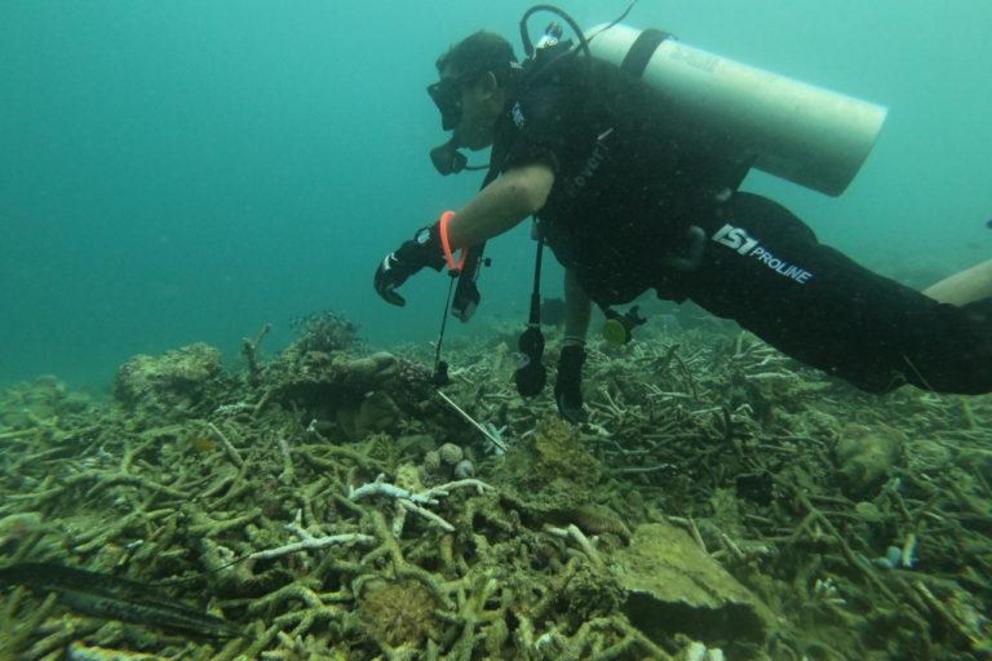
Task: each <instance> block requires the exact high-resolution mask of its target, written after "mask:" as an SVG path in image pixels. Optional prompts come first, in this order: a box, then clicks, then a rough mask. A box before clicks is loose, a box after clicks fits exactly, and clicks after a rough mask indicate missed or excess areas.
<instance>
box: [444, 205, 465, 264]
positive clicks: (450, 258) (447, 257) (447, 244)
mask: <svg viewBox="0 0 992 661" xmlns="http://www.w3.org/2000/svg"><path fill="white" fill-rule="evenodd" d="M454 217H455V212H454V211H445V212H444V213H442V214H441V221H440V222H439V223H438V234H440V235H441V252H442V253H444V261H445V262H447V263H448V268H449V269H451V270H452V271H461V270H462V267H464V266H465V257H466V255H465V253H466V252H467V251H465V250H464V249H463V250H462V251H461V256H460V259H459V260H458V262H457V263H456V262H455V255H454V253H452V251H451V241H449V240H448V223H450V222H451V219H452V218H454Z"/></svg>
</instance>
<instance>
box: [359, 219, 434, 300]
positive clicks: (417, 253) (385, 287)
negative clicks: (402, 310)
mask: <svg viewBox="0 0 992 661" xmlns="http://www.w3.org/2000/svg"><path fill="white" fill-rule="evenodd" d="M425 266H430V267H431V268H432V269H434V270H435V271H440V270H441V267H442V266H444V253H443V252H442V251H441V234H440V231H439V230H438V225H437V223H435V224H433V225H430V226H428V227H422V228H421V229H419V230H417V233H416V234H414V236H413V238H412V239H410V240H409V241H406V242H404V243H403V245H401V246H400V247H399V248H397V249H396V250H394V251H393V252H391V253H389V254H388V255H386V257H385V258H384V259H383V260H382V261H381V262H379V268H377V269H376V271H375V279H374V281H373V285H374V286H375V291H376V293H378V294H379V296H381V297H382V298H383V300H385V301H386V302H387V303H390V304H392V305H398V306H400V307H402V306H404V305H406V300H405V299H404V298H403V297H402V296H400V295H399V294H397V293H396V289H397V288H398V287H399V286H400V285H402V284H403V283H404V282H406V281H407V278H409V277H410V276H411V275H413V274H415V273H416V272H417V271H419V270H420V269H422V268H424V267H425Z"/></svg>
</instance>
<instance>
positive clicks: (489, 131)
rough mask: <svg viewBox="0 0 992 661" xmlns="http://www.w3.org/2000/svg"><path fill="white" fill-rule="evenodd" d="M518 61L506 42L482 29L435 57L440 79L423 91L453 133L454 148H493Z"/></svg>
mask: <svg viewBox="0 0 992 661" xmlns="http://www.w3.org/2000/svg"><path fill="white" fill-rule="evenodd" d="M516 61H517V58H516V56H515V55H514V54H513V47H512V46H510V43H509V42H508V41H507V40H506V39H504V38H503V37H500V36H499V35H497V34H493V33H491V32H485V31H481V30H480V31H479V32H476V33H475V34H473V35H471V36H469V37H467V38H465V39H463V40H462V41H460V42H458V43H457V44H455V45H454V46H452V47H451V48H450V49H449V50H448V52H447V53H445V54H444V55H442V56H441V57H439V58H438V60H437V71H438V74H439V75H440V77H441V79H440V80H439V81H438V82H436V83H434V84H433V85H431V86H430V87H428V88H427V92H428V94H430V96H431V98H432V99H433V100H434V103H435V104H437V107H438V110H440V111H441V127H442V128H443V129H444V130H445V131H454V136H453V139H454V142H455V143H456V144H457V145H459V146H462V147H468V148H469V149H483V148H485V147H488V146H489V145H490V144H492V141H493V128H494V127H495V124H496V120H497V118H498V117H499V115H500V113H501V112H502V110H503V106H504V105H505V104H506V99H507V85H508V84H509V82H510V80H511V78H512V77H513V73H514V71H515V70H516V66H515V63H516Z"/></svg>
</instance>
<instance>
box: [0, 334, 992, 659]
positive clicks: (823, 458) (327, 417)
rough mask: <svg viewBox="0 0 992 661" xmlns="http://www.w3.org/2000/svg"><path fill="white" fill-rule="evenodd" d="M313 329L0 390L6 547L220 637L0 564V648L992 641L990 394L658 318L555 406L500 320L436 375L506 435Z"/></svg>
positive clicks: (267, 655)
mask: <svg viewBox="0 0 992 661" xmlns="http://www.w3.org/2000/svg"><path fill="white" fill-rule="evenodd" d="M335 324H338V325H337V326H335ZM301 330H302V332H303V334H304V335H303V337H301V338H300V340H299V341H297V342H296V343H294V344H293V345H291V346H290V347H289V348H288V349H286V350H285V351H283V352H281V353H280V354H279V355H278V356H276V357H274V358H272V359H270V360H265V359H264V357H263V356H262V355H261V353H260V352H259V347H258V344H259V342H260V341H261V338H262V337H263V336H264V331H263V333H261V334H260V335H259V337H258V338H257V339H256V340H255V341H248V340H246V342H245V347H246V350H245V358H246V361H245V362H246V365H245V368H244V369H243V370H225V369H223V367H222V366H221V363H220V361H219V356H218V354H217V353H216V351H215V350H213V349H211V348H210V347H206V346H203V345H194V346H192V347H186V348H181V349H178V350H177V351H174V352H169V353H166V354H164V355H162V356H144V357H136V358H134V359H132V360H130V361H128V362H127V363H125V365H124V366H122V367H121V369H120V370H119V372H118V375H117V379H116V381H115V385H114V389H113V399H111V400H109V401H95V400H90V399H87V398H85V397H83V396H81V395H79V394H78V393H74V392H72V391H71V390H69V389H67V388H65V387H64V386H63V385H61V384H60V383H58V381H57V380H56V379H52V378H44V379H40V380H38V381H37V382H35V383H30V384H24V385H21V386H17V387H14V388H11V389H8V390H7V391H5V392H3V393H2V395H0V444H2V445H0V491H2V493H3V494H4V497H3V500H2V502H0V566H5V567H7V566H14V565H17V564H18V563H25V562H32V563H45V562H48V563H57V564H59V565H63V566H69V567H78V568H85V569H87V570H89V571H91V572H101V573H103V574H107V575H115V576H119V577H126V578H127V579H129V580H130V581H133V582H138V583H143V584H145V585H148V586H149V587H148V589H149V591H152V590H154V591H156V593H157V592H164V593H166V594H167V595H168V596H169V597H170V598H173V599H176V600H177V601H179V602H181V603H183V604H185V606H186V607H188V608H197V609H200V610H202V611H203V612H204V613H205V614H209V615H210V616H212V617H214V618H223V619H224V620H225V621H226V622H227V623H229V624H230V625H231V626H232V627H233V630H234V631H236V632H237V634H238V635H236V636H234V637H230V638H227V637H224V636H217V637H213V638H211V637H209V636H206V637H204V636H197V635H195V634H192V633H190V632H189V631H177V630H175V629H174V628H173V629H169V628H162V627H161V626H160V625H161V623H156V622H145V623H135V622H120V621H116V620H113V619H108V618H107V616H106V615H104V616H102V617H97V616H95V615H94V614H93V613H89V614H87V613H86V612H82V611H80V610H79V609H78V608H73V604H72V602H71V600H68V601H67V600H64V599H62V597H63V596H64V595H60V594H59V592H58V591H53V592H52V593H51V594H49V592H48V590H47V589H35V590H31V589H29V588H28V587H25V586H16V585H0V658H11V659H56V658H62V657H63V655H64V654H65V650H66V649H67V646H72V648H71V649H72V650H74V652H73V653H75V654H76V655H77V656H78V657H79V658H88V657H85V656H83V654H84V653H90V652H87V650H92V649H96V648H97V647H102V648H107V649H113V650H117V651H119V652H121V653H125V652H126V653H129V654H132V655H137V654H139V653H144V654H149V655H154V656H155V657H157V658H177V659H178V658H182V659H214V658H215V659H240V658H245V659H255V658H261V659H361V658H389V659H414V658H425V659H432V658H436V659H466V660H467V659H482V658H513V659H551V658H555V659H557V658H571V659H580V658H581V659H585V658H597V659H646V658H656V659H666V658H719V655H720V654H724V655H725V656H726V658H731V659H802V658H807V659H847V658H858V659H860V658H877V659H882V658H893V659H907V658H919V659H926V658H934V659H939V658H955V659H967V658H976V659H977V658H984V657H985V656H986V655H987V654H988V653H989V651H990V649H992V647H990V638H989V636H990V628H989V621H988V620H987V619H986V618H987V616H988V607H987V604H988V600H989V598H990V596H992V585H990V583H989V580H988V578H987V577H988V576H989V575H990V574H992V572H990V569H992V567H990V565H992V539H990V533H992V525H990V520H992V519H990V510H989V508H990V502H992V487H990V484H989V481H988V477H987V476H988V475H989V469H990V467H992V450H990V449H989V448H988V447H987V438H988V436H989V430H988V428H987V427H984V426H983V425H984V424H985V421H986V420H988V419H989V417H988V416H989V414H990V413H992V400H990V399H989V398H971V399H962V398H956V397H947V396H937V395H933V394H930V393H926V392H922V391H914V390H908V389H904V390H901V391H898V392H896V393H894V394H892V395H888V396H886V397H882V398H878V397H870V396H866V395H862V394H859V393H857V392H855V391H853V390H852V389H850V388H849V387H847V386H845V385H843V384H840V383H837V382H833V381H829V380H827V379H826V378H825V377H823V376H822V375H820V374H818V373H815V372H813V371H810V370H806V369H803V368H801V367H799V366H797V365H796V364H795V363H793V362H792V361H790V360H788V359H787V358H785V357H784V356H782V355H780V354H778V353H777V352H775V351H773V350H771V349H770V348H768V347H767V346H765V345H764V344H762V343H761V342H759V341H758V340H756V339H755V338H753V337H752V336H749V335H747V334H743V333H716V332H703V331H698V330H682V329H678V328H672V327H669V328H667V329H666V330H665V333H664V334H663V335H662V334H660V333H658V334H656V335H652V333H651V327H650V326H649V327H648V328H647V329H644V330H643V331H642V332H641V334H640V338H639V341H638V342H636V343H634V344H632V345H630V346H628V347H627V348H625V349H623V350H610V351H608V352H607V351H600V350H595V349H593V350H591V352H590V353H591V357H590V360H589V364H588V370H587V372H588V377H587V382H586V399H587V404H588V407H589V411H590V418H589V422H588V423H587V424H584V425H582V426H579V427H571V426H569V425H566V424H565V423H563V422H561V421H559V420H558V419H557V418H556V416H555V415H554V407H553V403H552V402H551V399H550V397H549V396H545V397H539V398H536V399H534V400H529V401H523V400H521V399H519V398H518V397H517V396H516V395H515V394H514V393H513V391H512V381H511V380H510V378H509V372H510V371H511V370H512V361H513V356H512V353H511V351H510V350H509V348H508V347H507V346H506V345H504V344H501V343H499V342H495V343H493V344H490V345H488V346H478V345H473V344H470V343H466V344H464V345H463V346H461V347H459V348H458V349H457V350H455V351H454V352H452V353H451V354H450V355H449V356H448V357H449V360H450V361H451V364H452V370H451V376H452V379H453V383H452V384H451V385H449V386H447V387H446V388H445V394H446V395H447V396H448V398H450V400H451V401H452V402H457V404H458V405H459V407H461V408H462V409H463V410H464V411H465V412H466V413H467V414H468V415H469V416H470V417H472V418H473V419H474V420H476V421H477V422H478V423H479V424H480V426H481V427H482V428H483V429H486V430H489V431H488V432H487V433H488V434H490V435H495V436H498V438H499V439H500V442H501V444H503V445H504V446H505V447H500V448H497V447H494V446H493V444H492V442H491V441H490V440H487V437H486V436H485V435H483V434H482V433H480V431H479V429H477V428H476V427H474V426H473V425H470V424H468V423H467V422H466V420H465V419H464V418H463V417H462V416H461V414H459V413H457V412H456V411H454V410H453V409H452V407H451V406H450V404H449V403H448V402H447V401H446V400H444V399H441V398H440V397H438V396H437V394H436V393H435V391H434V390H433V389H432V386H431V384H430V378H429V373H428V372H427V370H426V369H425V367H424V366H423V362H422V361H424V360H425V359H429V356H425V355H422V354H421V350H418V349H410V350H398V351H394V352H393V353H384V352H380V353H372V352H370V351H367V350H365V349H364V348H363V347H362V345H361V344H359V343H356V342H354V328H353V326H351V325H350V324H348V323H347V322H346V321H344V320H342V319H340V318H338V317H336V316H333V315H332V316H328V315H319V316H317V317H314V318H312V319H311V320H310V321H309V322H307V323H304V324H302V327H301ZM555 345H556V344H555V340H554V338H552V342H551V344H550V346H551V352H552V353H554V348H555ZM504 450H505V452H504ZM153 584H154V586H153ZM717 649H720V650H722V652H717ZM93 654H95V653H93ZM707 655H709V656H708V657H707ZM134 658H139V657H138V656H134Z"/></svg>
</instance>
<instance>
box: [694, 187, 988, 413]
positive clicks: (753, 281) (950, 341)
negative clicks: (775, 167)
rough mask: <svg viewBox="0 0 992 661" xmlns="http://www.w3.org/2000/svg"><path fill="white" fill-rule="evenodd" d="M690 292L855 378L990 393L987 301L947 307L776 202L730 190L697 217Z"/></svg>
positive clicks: (882, 387) (871, 386)
mask: <svg viewBox="0 0 992 661" xmlns="http://www.w3.org/2000/svg"><path fill="white" fill-rule="evenodd" d="M705 225H706V227H704V229H705V230H706V233H707V235H708V237H709V240H708V241H707V244H706V251H705V253H704V256H703V261H702V263H701V264H700V266H699V268H698V269H696V270H695V271H694V272H692V273H691V274H687V275H686V276H685V277H684V278H681V280H682V284H683V286H684V287H685V289H684V291H685V293H686V294H688V296H689V298H691V299H692V300H693V301H695V302H696V303H698V304H699V305H701V306H702V307H704V308H706V309H707V310H708V311H710V312H712V313H714V314H717V315H719V316H722V317H727V318H731V319H734V320H736V321H737V322H738V323H739V324H740V325H741V326H743V327H744V328H746V329H748V330H750V331H752V332H754V333H755V334H756V335H758V336H759V337H761V338H763V339H764V340H765V341H767V342H769V343H770V344H772V345H774V346H775V347H777V348H779V349H780V350H782V351H783V352H785V353H786V354H789V355H790V356H792V357H794V358H796V359H798V360H801V361H803V362H805V363H807V364H809V365H812V366H814V367H818V368H820V369H823V370H825V371H827V372H829V373H832V374H835V375H837V376H840V377H842V378H844V379H846V380H848V381H850V382H851V383H853V384H855V385H856V386H858V387H860V388H862V389H864V390H868V391H872V392H885V391H888V390H891V389H892V388H895V387H898V386H899V385H901V384H902V383H907V382H908V383H912V384H914V385H917V386H919V387H921V388H932V389H934V390H937V391H941V392H958V393H983V392H989V391H992V299H984V300H981V301H977V302H975V303H971V304H968V305H965V306H961V307H956V306H954V305H948V304H944V303H939V302H937V301H935V300H933V299H931V298H928V297H927V296H925V295H923V294H922V293H920V292H918V291H916V290H914V289H911V288H909V287H906V286H903V285H901V284H899V283H898V282H895V281H894V280H890V279H888V278H884V277H882V276H880V275H878V274H876V273H873V272H871V271H869V270H868V269H866V268H864V267H862V266H859V265H858V264H857V263H855V262H854V261H852V260H851V259H849V258H848V257H846V256H845V255H843V254H841V253H840V252H839V251H837V250H834V249H833V248H830V247H828V246H824V245H821V244H820V243H819V242H817V240H816V237H815V236H814V234H813V232H812V231H811V230H810V229H809V228H808V227H807V226H806V225H805V224H803V223H802V222H801V221H800V220H799V219H798V218H796V217H795V216H794V215H793V214H791V213H790V212H789V211H788V210H786V209H785V208H783V207H782V206H780V205H778V204H776V203H774V202H772V201H770V200H767V199H765V198H762V197H759V196H757V195H750V194H745V193H742V194H738V195H736V196H735V198H734V200H732V202H731V203H730V204H728V205H727V208H726V213H725V214H723V216H722V217H720V218H718V219H715V220H714V221H712V222H707V223H705Z"/></svg>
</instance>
